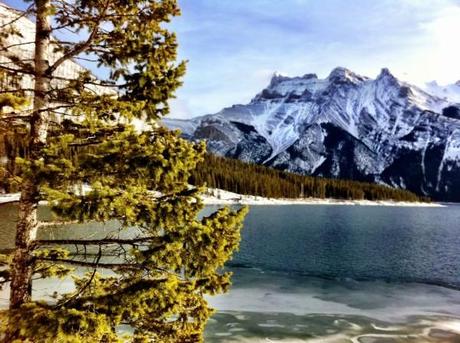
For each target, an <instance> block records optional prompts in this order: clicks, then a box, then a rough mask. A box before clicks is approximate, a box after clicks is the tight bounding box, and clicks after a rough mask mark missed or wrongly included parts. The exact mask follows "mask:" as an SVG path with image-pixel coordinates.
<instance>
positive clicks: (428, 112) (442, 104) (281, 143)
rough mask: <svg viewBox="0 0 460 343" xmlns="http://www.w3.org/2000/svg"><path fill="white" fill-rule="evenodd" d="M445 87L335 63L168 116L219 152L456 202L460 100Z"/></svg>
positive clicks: (169, 122) (459, 169)
mask: <svg viewBox="0 0 460 343" xmlns="http://www.w3.org/2000/svg"><path fill="white" fill-rule="evenodd" d="M433 87H434V86H432V88H433ZM449 89H450V88H449ZM452 89H454V90H455V88H452ZM449 92H451V91H449ZM452 92H453V91H452ZM443 94H444V93H443ZM443 94H440V93H439V92H435V94H432V93H431V92H430V90H429V89H428V90H423V89H421V88H418V87H416V86H413V85H411V84H408V83H406V82H403V81H400V80H398V79H397V78H396V77H394V76H393V75H392V74H391V73H390V71H389V70H388V69H382V71H381V73H380V74H379V75H378V77H377V78H375V79H371V78H368V77H365V76H361V75H358V74H356V73H354V72H352V71H350V70H348V69H346V68H341V67H338V68H335V69H334V70H333V71H332V72H331V73H330V75H329V76H328V77H327V78H324V79H319V78H318V77H317V76H316V75H315V74H306V75H304V76H300V77H286V76H281V75H274V76H273V78H272V80H271V82H270V84H269V85H268V87H267V88H265V89H264V90H262V92H260V93H259V94H257V95H256V96H255V97H254V98H253V99H252V100H251V101H250V103H249V104H246V105H234V106H231V107H229V108H225V109H223V110H222V111H220V112H219V113H217V114H214V115H207V116H203V117H198V118H194V119H191V120H188V121H184V120H174V119H169V120H167V121H165V124H166V125H167V126H168V127H170V128H179V129H181V130H182V131H183V133H184V136H186V137H188V138H190V139H206V140H207V142H208V148H209V150H210V151H212V152H214V153H217V154H220V155H224V156H229V157H234V158H239V159H242V160H245V161H250V162H255V163H261V164H265V165H268V166H272V167H276V168H280V169H284V170H289V171H293V172H297V173H303V174H314V175H322V176H327V177H340V178H350V179H356V180H365V181H375V182H380V183H385V184H389V185H392V186H395V187H402V188H408V189H410V190H412V191H415V192H418V193H420V194H426V195H430V196H433V197H435V198H437V199H444V200H459V201H460V192H456V189H460V105H459V104H458V103H459V102H458V101H457V100H458V99H457V98H456V97H455V96H452V97H450V95H449V96H447V95H446V96H441V95H443ZM449 94H451V93H449ZM452 94H454V93H452ZM459 94H460V93H459Z"/></svg>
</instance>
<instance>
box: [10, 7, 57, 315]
mask: <svg viewBox="0 0 460 343" xmlns="http://www.w3.org/2000/svg"><path fill="white" fill-rule="evenodd" d="M35 6H36V32H35V56H34V62H35V87H34V98H33V113H32V119H31V123H30V140H29V152H30V155H29V156H30V157H29V158H30V160H31V162H32V163H33V162H34V161H37V160H39V159H40V158H41V157H42V151H43V147H44V146H45V144H46V138H47V132H48V121H49V114H48V113H47V108H48V105H49V104H48V90H49V89H50V76H51V75H48V74H49V61H48V51H49V43H50V35H51V27H50V23H49V8H50V0H36V1H35ZM32 168H33V167H32ZM30 175H32V176H30V177H29V176H27V177H25V178H24V179H23V182H22V185H21V199H20V203H19V222H18V225H17V227H16V243H15V244H16V246H15V253H14V258H13V265H12V271H11V272H12V276H11V288H10V289H11V291H10V309H17V308H19V307H20V306H21V305H22V304H24V303H26V302H28V301H30V300H31V296H32V271H33V265H32V264H33V261H32V246H31V243H32V242H33V241H34V239H35V236H36V233H37V223H38V222H37V206H38V202H39V200H40V199H39V195H40V187H39V184H38V180H37V179H36V178H35V176H34V175H35V172H34V171H32V173H30Z"/></svg>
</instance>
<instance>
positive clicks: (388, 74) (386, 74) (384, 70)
mask: <svg viewBox="0 0 460 343" xmlns="http://www.w3.org/2000/svg"><path fill="white" fill-rule="evenodd" d="M382 78H391V79H395V80H396V77H395V76H394V75H393V74H392V73H391V72H390V70H389V69H388V68H382V70H381V71H380V74H379V76H377V79H382Z"/></svg>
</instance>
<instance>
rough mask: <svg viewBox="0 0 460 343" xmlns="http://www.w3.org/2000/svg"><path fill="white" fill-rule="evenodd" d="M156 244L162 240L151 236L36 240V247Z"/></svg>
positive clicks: (162, 241)
mask: <svg viewBox="0 0 460 343" xmlns="http://www.w3.org/2000/svg"><path fill="white" fill-rule="evenodd" d="M146 242H150V243H157V244H159V245H161V244H163V243H164V238H162V237H158V236H153V237H140V238H132V239H118V238H102V239H62V240H60V239H57V240H56V239H41V240H36V241H35V242H34V243H35V244H36V245H54V244H56V245H110V244H120V245H123V244H124V245H136V244H138V243H146Z"/></svg>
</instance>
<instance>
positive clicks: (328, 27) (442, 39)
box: [7, 0, 460, 118]
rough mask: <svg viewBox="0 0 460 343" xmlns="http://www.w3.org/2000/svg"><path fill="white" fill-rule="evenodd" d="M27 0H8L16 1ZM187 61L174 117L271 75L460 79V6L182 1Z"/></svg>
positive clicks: (415, 0)
mask: <svg viewBox="0 0 460 343" xmlns="http://www.w3.org/2000/svg"><path fill="white" fill-rule="evenodd" d="M19 2H21V1H17V0H8V1H7V3H9V4H12V5H14V3H19ZM179 4H180V5H181V8H182V16H181V17H179V18H177V19H175V20H174V23H173V24H172V28H173V29H174V30H175V31H176V32H177V34H178V38H179V43H180V57H181V58H182V59H187V60H189V63H188V73H187V75H186V77H185V79H184V81H185V83H184V86H183V87H182V88H181V89H180V90H179V91H178V93H177V96H178V98H177V99H176V100H175V101H173V103H172V108H173V113H172V115H173V116H176V117H182V118H188V117H191V116H196V115H203V114H208V113H215V112H217V111H219V110H221V109H222V108H223V107H225V106H230V105H232V104H235V103H246V102H248V101H249V100H250V99H251V98H252V97H253V96H254V95H255V94H256V93H258V92H259V91H260V90H261V89H262V88H263V87H265V86H266V85H267V84H268V82H269V80H270V77H271V75H272V74H273V73H274V72H280V73H282V74H286V75H290V76H295V75H303V74H306V73H310V72H314V73H317V74H318V75H319V76H320V77H325V76H327V74H328V73H329V72H330V70H331V69H333V68H334V67H336V66H343V67H347V68H349V69H352V70H354V71H356V72H358V73H361V74H364V75H367V76H370V77H374V76H376V75H377V74H378V73H379V71H380V69H381V68H382V67H388V68H389V69H390V70H391V71H392V72H393V73H394V74H395V75H396V76H398V77H399V78H401V79H404V80H407V81H410V82H413V83H416V84H423V83H424V82H427V81H431V80H438V82H439V83H441V84H446V83H451V82H454V81H457V80H459V79H460V62H459V61H460V43H458V42H459V38H458V37H460V0H378V1H374V0H348V1H344V0H282V1H281V0H179Z"/></svg>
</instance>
